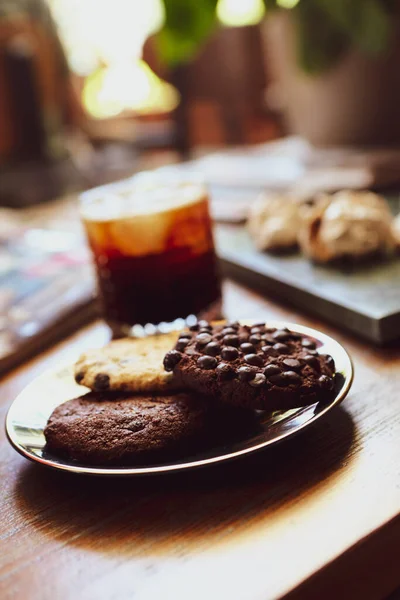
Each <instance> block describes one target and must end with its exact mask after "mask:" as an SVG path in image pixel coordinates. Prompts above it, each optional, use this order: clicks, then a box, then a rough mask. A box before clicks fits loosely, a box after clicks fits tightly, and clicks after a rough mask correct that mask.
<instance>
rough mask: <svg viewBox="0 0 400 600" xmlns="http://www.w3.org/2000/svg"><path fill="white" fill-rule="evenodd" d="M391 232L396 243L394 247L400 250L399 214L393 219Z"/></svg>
mask: <svg viewBox="0 0 400 600" xmlns="http://www.w3.org/2000/svg"><path fill="white" fill-rule="evenodd" d="M392 234H393V237H394V240H395V243H396V247H397V249H398V250H400V214H398V215H397V217H395V218H394V219H393V223H392Z"/></svg>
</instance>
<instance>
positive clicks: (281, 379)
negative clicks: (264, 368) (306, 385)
mask: <svg viewBox="0 0 400 600" xmlns="http://www.w3.org/2000/svg"><path fill="white" fill-rule="evenodd" d="M269 380H270V381H271V382H272V383H275V385H279V386H280V387H286V386H287V385H299V384H300V383H301V382H302V378H301V377H300V375H298V374H297V373H295V372H294V371H284V372H283V373H279V375H273V376H272V377H270V378H269Z"/></svg>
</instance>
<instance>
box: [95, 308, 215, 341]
mask: <svg viewBox="0 0 400 600" xmlns="http://www.w3.org/2000/svg"><path fill="white" fill-rule="evenodd" d="M223 318H224V317H223V314H222V300H221V299H218V300H216V301H215V302H213V304H212V305H211V306H209V307H208V308H207V309H205V310H203V311H202V312H201V313H200V314H199V315H198V316H196V315H188V316H187V317H185V318H179V319H175V320H174V321H170V322H166V321H161V322H160V323H146V324H145V325H140V324H136V325H128V324H126V323H116V322H115V321H109V320H107V319H106V322H107V324H108V326H109V327H110V329H111V331H112V337H113V339H119V338H122V337H133V338H141V337H147V336H150V335H159V334H161V333H169V332H171V331H181V330H182V329H184V328H185V327H190V326H191V325H195V324H196V323H197V321H200V320H202V319H204V320H206V321H219V320H221V319H223Z"/></svg>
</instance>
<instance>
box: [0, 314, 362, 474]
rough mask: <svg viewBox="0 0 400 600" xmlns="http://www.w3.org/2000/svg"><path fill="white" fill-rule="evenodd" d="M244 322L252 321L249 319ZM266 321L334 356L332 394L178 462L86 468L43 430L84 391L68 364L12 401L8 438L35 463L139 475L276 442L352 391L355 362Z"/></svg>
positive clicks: (320, 337) (262, 418)
mask: <svg viewBox="0 0 400 600" xmlns="http://www.w3.org/2000/svg"><path fill="white" fill-rule="evenodd" d="M244 323H245V324H251V322H249V321H244ZM268 325H269V326H271V327H277V328H282V327H289V328H290V329H292V330H293V331H297V332H299V333H302V334H305V335H308V336H310V337H313V338H315V339H316V340H317V342H318V350H319V351H320V352H322V353H326V354H330V355H331V356H332V357H333V358H334V360H335V364H336V369H337V372H338V374H337V376H336V378H335V392H334V394H333V395H332V396H331V398H330V399H329V401H327V402H323V403H322V402H319V403H317V404H312V405H310V406H306V407H303V408H296V409H292V410H288V411H282V412H275V413H273V414H271V413H265V412H258V413H257V419H256V423H255V426H254V429H250V430H249V429H248V428H246V429H245V430H244V431H243V432H242V433H241V434H238V435H237V437H235V439H233V440H229V442H225V443H221V444H215V443H214V444H213V446H212V447H210V448H207V449H206V450H202V451H201V452H199V453H197V454H195V455H192V456H187V457H185V459H180V460H179V461H172V462H165V463H158V464H148V465H141V466H136V467H129V466H128V467H115V466H112V467H90V466H87V465H84V464H80V463H77V462H75V461H72V460H68V459H65V458H59V457H57V456H54V455H52V454H50V453H48V452H46V450H45V438H44V435H43V430H44V427H45V425H46V422H47V419H48V418H49V416H50V414H51V413H52V411H53V410H54V408H55V407H56V406H57V405H58V404H61V403H62V402H65V401H66V400H70V399H71V398H75V397H77V396H81V395H82V394H84V393H86V392H88V389H87V388H86V387H83V386H80V385H78V384H76V383H75V381H74V378H73V366H72V365H67V366H61V367H59V368H56V369H52V370H51V371H48V372H46V373H44V374H43V375H41V376H40V377H38V378H37V379H35V380H34V381H33V382H32V383H31V384H29V385H28V386H27V387H26V388H25V389H24V390H23V391H22V392H21V394H20V395H19V396H18V397H17V398H16V399H15V400H14V402H13V404H12V405H11V407H10V410H9V412H8V415H7V421H6V430H7V435H8V438H9V440H10V442H11V444H12V445H13V446H14V448H15V449H16V450H17V451H18V452H20V453H21V454H22V455H23V456H25V457H26V458H29V459H31V460H33V461H35V462H38V463H40V464H43V465H47V466H49V467H53V468H55V469H60V470H64V471H71V472H74V473H86V474H93V475H140V474H155V473H165V472H172V471H179V470H183V469H191V468H194V467H200V466H205V465H209V464H213V463H218V462H222V461H225V460H230V459H233V458H237V457H239V456H242V455H245V454H248V453H250V452H255V451H256V450H261V449H262V448H265V447H267V446H270V445H272V444H275V443H277V442H279V441H281V440H284V439H286V438H287V437H289V436H291V435H294V434H295V433H297V432H298V431H300V430H302V429H304V428H305V427H307V426H309V425H311V424H312V423H314V422H315V421H316V420H317V419H320V418H321V417H322V416H323V415H325V414H326V413H328V412H329V411H330V410H331V409H332V408H333V407H334V406H336V405H337V404H339V403H340V402H341V401H342V400H343V399H344V398H345V396H346V395H347V393H348V391H349V389H350V386H351V383H352V380H353V366H352V363H351V359H350V357H349V355H348V354H347V352H346V351H345V350H344V348H343V347H342V346H341V345H340V344H339V343H338V342H336V341H335V340H334V339H332V338H330V337H328V336H327V335H324V334H323V333H320V332H319V331H316V330H315V329H310V328H308V327H303V326H301V325H297V324H291V323H282V322H276V321H268Z"/></svg>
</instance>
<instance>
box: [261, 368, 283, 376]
mask: <svg viewBox="0 0 400 600" xmlns="http://www.w3.org/2000/svg"><path fill="white" fill-rule="evenodd" d="M280 372H281V369H280V367H278V365H267V366H266V367H265V369H264V375H265V376H266V377H272V376H273V375H278V373H280Z"/></svg>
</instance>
